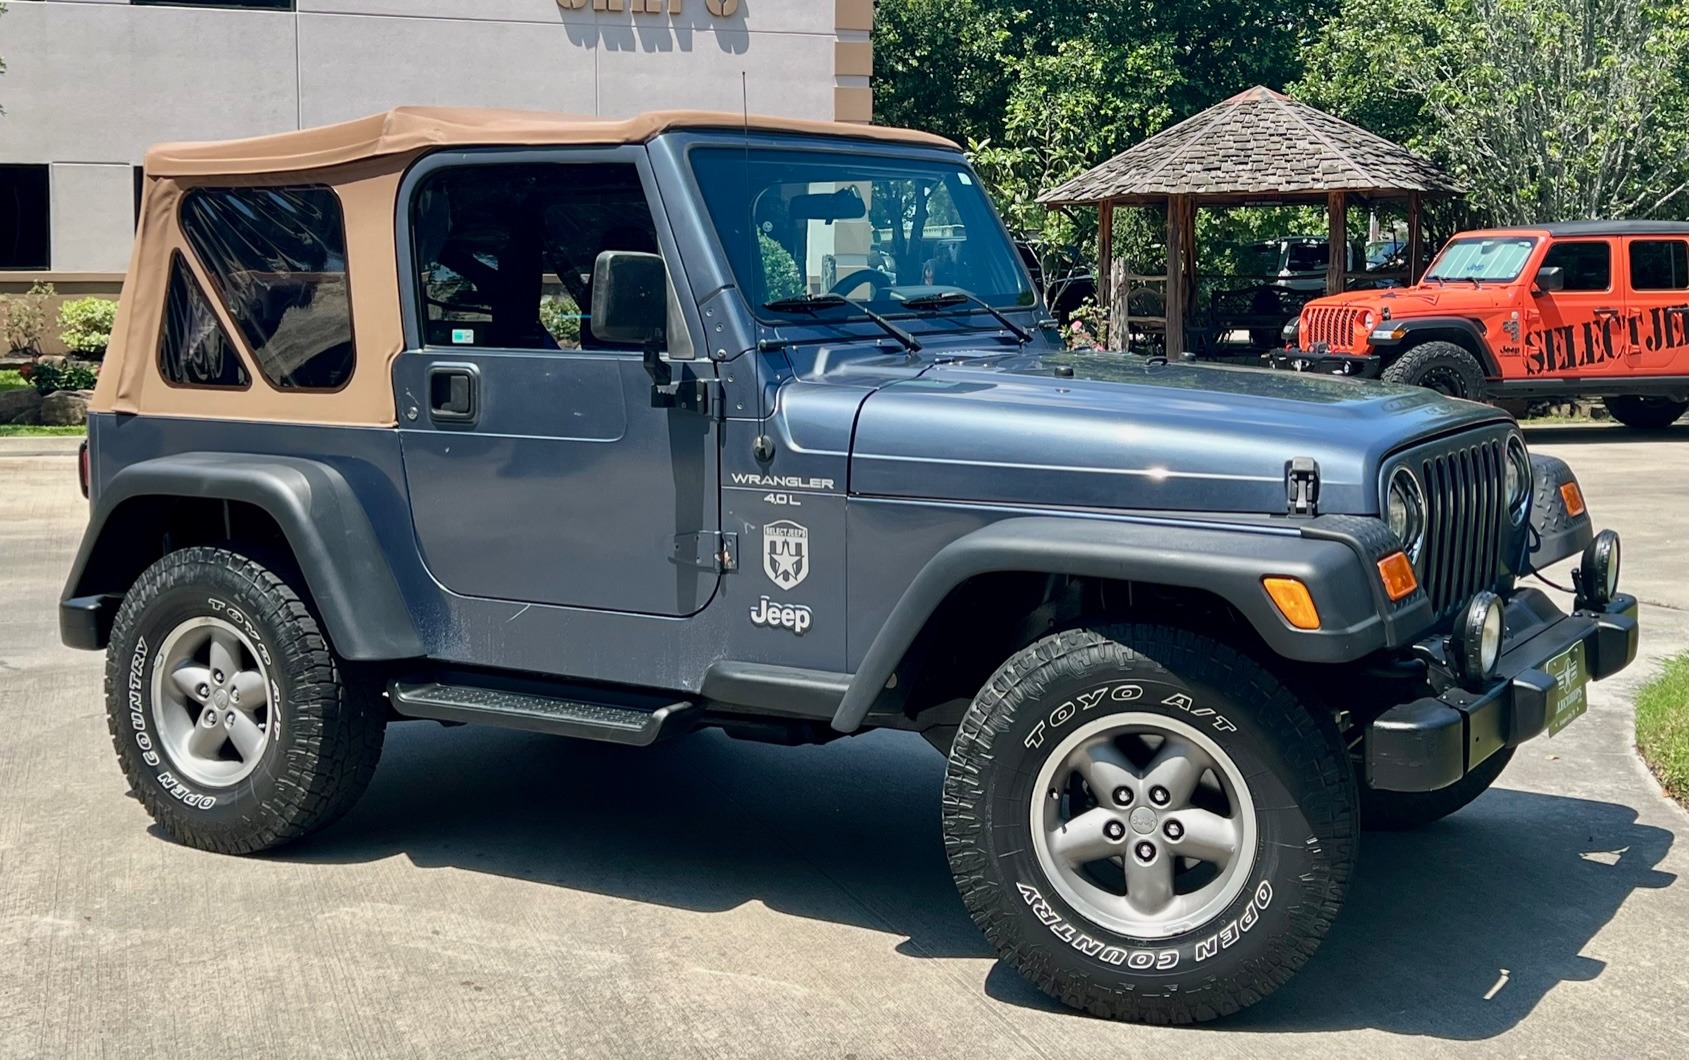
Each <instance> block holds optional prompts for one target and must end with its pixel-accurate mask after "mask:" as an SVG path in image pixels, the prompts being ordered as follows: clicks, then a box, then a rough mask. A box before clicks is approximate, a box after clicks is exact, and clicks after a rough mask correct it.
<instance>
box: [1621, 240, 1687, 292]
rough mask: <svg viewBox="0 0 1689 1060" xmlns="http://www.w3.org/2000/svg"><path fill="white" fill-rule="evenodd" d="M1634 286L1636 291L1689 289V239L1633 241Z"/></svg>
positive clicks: (1631, 257)
mask: <svg viewBox="0 0 1689 1060" xmlns="http://www.w3.org/2000/svg"><path fill="white" fill-rule="evenodd" d="M1630 287H1631V290H1633V291H1683V290H1689V240H1686V239H1638V240H1634V241H1632V243H1631V244H1630Z"/></svg>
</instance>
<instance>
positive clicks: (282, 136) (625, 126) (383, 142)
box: [146, 107, 956, 177]
mask: <svg viewBox="0 0 1689 1060" xmlns="http://www.w3.org/2000/svg"><path fill="white" fill-rule="evenodd" d="M747 124H749V126H750V128H751V129H752V130H753V131H755V132H795V133H811V134H820V135H824V136H855V137H858V138H864V139H870V140H889V141H894V142H897V143H912V144H925V145H928V146H936V147H955V146H956V145H955V144H954V143H952V142H951V141H949V140H946V139H945V138H943V137H942V136H934V135H933V134H931V133H924V132H916V131H915V130H913V129H890V128H886V127H884V126H879V125H859V124H854V123H846V122H833V121H805V120H802V119H798V118H773V117H768V116H766V115H760V114H753V115H751V116H750V117H749V118H748V119H747V118H746V117H745V116H744V115H740V114H728V113H721V112H713V111H702V110H660V111H652V112H650V113H647V114H640V115H637V116H635V117H632V118H597V117H593V116H591V115H583V114H552V113H547V112H545V111H532V110H493V109H487V108H480V107H395V108H394V109H392V110H390V111H387V112H386V113H384V114H372V115H370V116H369V117H367V118H357V119H354V120H352V121H345V122H341V123H340V124H338V125H323V126H319V127H318V128H315V129H300V130H298V131H297V132H284V133H276V134H274V135H271V136H254V137H250V138H248V139H245V140H219V141H214V142H204V143H176V144H159V145H158V146H156V147H154V148H153V149H152V150H150V151H148V152H147V158H146V171H147V173H148V174H149V175H151V176H155V177H213V176H235V175H241V176H245V175H253V174H259V173H292V172H297V171H300V170H312V169H323V168H326V167H329V166H339V165H345V164H347V163H350V162H359V161H363V160H366V159H373V158H382V157H387V156H391V155H404V154H413V153H416V152H419V151H424V150H427V149H429V148H433V147H441V146H478V145H493V144H528V145H539V144H625V143H643V142H645V141H646V140H649V139H651V138H652V137H653V136H656V135H658V134H659V133H663V132H667V131H669V130H671V129H741V128H744V127H745V126H746V125H747Z"/></svg>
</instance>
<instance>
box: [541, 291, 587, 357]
mask: <svg viewBox="0 0 1689 1060" xmlns="http://www.w3.org/2000/svg"><path fill="white" fill-rule="evenodd" d="M540 323H541V324H542V325H544V327H545V330H547V331H549V332H551V337H552V338H554V339H556V340H557V345H559V346H562V347H563V348H564V349H575V348H577V347H579V346H580V344H581V307H580V306H578V305H576V304H575V300H574V299H573V298H570V297H569V296H568V295H566V294H563V295H552V296H551V297H550V298H544V299H541V300H540Z"/></svg>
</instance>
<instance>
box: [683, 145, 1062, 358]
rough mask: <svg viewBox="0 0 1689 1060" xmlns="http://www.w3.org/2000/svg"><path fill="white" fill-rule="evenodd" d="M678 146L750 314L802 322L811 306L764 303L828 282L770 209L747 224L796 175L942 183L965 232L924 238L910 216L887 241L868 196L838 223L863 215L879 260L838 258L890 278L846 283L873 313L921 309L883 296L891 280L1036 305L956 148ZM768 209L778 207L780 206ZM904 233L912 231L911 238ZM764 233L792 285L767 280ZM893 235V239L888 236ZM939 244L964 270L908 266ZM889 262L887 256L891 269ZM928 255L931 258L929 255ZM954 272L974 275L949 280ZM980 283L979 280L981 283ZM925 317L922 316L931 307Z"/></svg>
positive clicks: (845, 313)
mask: <svg viewBox="0 0 1689 1060" xmlns="http://www.w3.org/2000/svg"><path fill="white" fill-rule="evenodd" d="M686 155H687V159H688V168H689V169H690V175H691V177H692V179H693V180H694V181H695V182H696V184H697V187H698V190H699V194H700V197H701V198H702V200H703V203H704V207H705V209H704V214H705V218H706V220H707V221H708V222H709V223H710V226H711V227H712V229H713V230H714V234H715V236H716V239H717V241H718V242H719V244H720V247H721V249H722V252H723V253H724V255H725V257H726V261H727V266H728V269H729V270H730V271H731V273H732V275H733V277H734V280H735V282H736V283H737V284H738V285H739V287H740V288H741V290H743V291H744V294H745V298H746V300H747V302H749V304H750V308H751V311H752V313H753V314H754V315H755V316H756V318H757V319H758V320H759V321H761V322H762V323H764V324H791V323H798V322H805V321H808V320H809V319H810V318H811V316H812V315H813V314H810V313H805V312H795V311H792V312H782V311H778V310H772V309H769V308H767V307H766V306H765V304H764V303H766V302H770V301H774V300H776V299H777V298H780V297H782V296H788V297H789V296H791V295H794V294H799V293H825V292H826V291H827V290H828V289H829V285H827V284H825V283H819V282H817V277H815V276H813V275H810V274H809V273H808V271H807V269H806V268H805V267H804V266H803V265H799V264H798V263H797V260H796V259H797V257H798V255H797V254H793V253H792V252H791V247H790V246H789V245H788V242H787V241H786V240H785V239H783V238H781V237H782V236H785V235H788V234H795V233H792V232H790V230H789V229H788V230H786V231H782V229H780V228H778V227H776V223H777V222H778V220H779V218H778V217H775V218H770V217H767V216H764V217H761V218H760V219H759V220H758V223H757V224H756V226H755V228H754V229H753V226H752V221H753V218H755V217H756V216H757V211H758V210H759V209H760V208H762V204H763V203H766V202H770V201H772V200H771V199H770V198H769V195H770V193H771V192H772V191H773V190H774V189H776V188H792V187H795V186H796V185H799V184H803V185H811V186H813V185H817V184H822V185H834V186H844V185H852V184H864V185H869V186H870V187H873V186H874V182H875V181H887V182H890V181H906V182H913V183H917V184H923V185H926V186H928V187H929V188H930V190H929V191H928V192H927V198H928V200H929V201H931V200H932V199H933V198H935V197H937V196H938V195H939V192H940V189H942V193H943V197H944V204H945V207H946V209H947V210H949V211H952V220H951V223H950V224H949V226H948V227H949V228H950V229H951V230H952V235H953V233H954V230H956V229H960V230H962V231H963V232H964V233H965V234H964V236H963V238H962V239H960V240H957V239H954V238H949V239H941V238H937V237H934V238H926V235H927V233H926V230H925V229H922V228H917V227H916V226H914V225H913V224H911V226H910V227H909V228H906V229H902V230H901V241H900V242H898V243H897V246H896V247H895V248H892V247H891V246H890V245H889V244H886V243H882V242H880V231H881V229H883V230H884V231H885V233H886V234H887V235H888V236H893V231H892V228H891V226H890V225H889V224H883V223H881V221H882V220H889V219H888V218H885V217H884V214H883V212H882V216H881V217H880V218H876V217H875V210H876V207H877V203H875V202H873V201H869V202H865V203H864V209H865V214H864V216H863V217H861V218H850V219H847V220H845V221H841V222H839V223H853V222H854V223H857V224H859V225H860V224H862V223H864V222H865V223H866V224H868V225H871V226H872V231H873V236H872V240H871V242H872V246H871V248H870V252H880V253H879V254H878V262H879V267H878V268H876V267H875V266H874V265H873V264H872V262H874V260H875V259H874V257H871V256H868V255H865V257H866V258H867V262H865V263H864V264H862V265H853V266H846V267H847V268H852V269H854V270H856V271H860V272H863V273H867V272H870V271H874V272H881V273H882V274H883V275H884V276H885V277H886V278H888V279H890V280H892V281H893V283H891V284H887V285H883V286H876V287H872V288H871V287H870V285H868V284H867V283H864V284H863V286H862V287H860V288H857V289H854V290H853V291H851V292H850V293H851V296H852V298H853V299H856V300H858V301H861V302H863V303H864V304H866V305H867V306H869V307H870V308H872V309H873V310H875V311H876V312H879V313H881V314H883V315H885V316H887V317H897V318H904V319H913V318H919V317H921V316H923V314H921V313H917V312H912V311H910V310H908V309H906V308H904V307H903V306H902V305H901V302H900V301H899V300H898V299H896V298H893V297H891V294H890V292H891V291H892V290H893V289H896V290H899V291H901V292H904V293H905V294H907V293H908V292H911V291H915V290H921V289H925V288H928V287H932V286H945V285H948V286H952V287H963V288H966V289H968V290H971V291H973V292H974V293H975V294H977V295H979V296H980V297H981V298H983V299H985V300H986V301H987V302H989V303H990V304H992V305H993V306H995V307H997V308H999V309H1003V310H1009V311H1014V310H1023V309H1031V308H1032V307H1034V306H1035V305H1036V304H1037V293H1036V291H1035V289H1034V288H1033V286H1032V283H1031V279H1030V277H1029V276H1028V275H1027V274H1026V268H1025V265H1024V263H1022V261H1021V260H1020V255H1019V254H1018V253H1017V252H1016V251H1015V248H1014V245H1013V243H1012V242H1011V241H1010V240H1009V237H1008V233H1007V232H1006V231H1005V230H1004V228H1003V225H1002V222H1001V221H1000V220H999V219H998V217H997V214H996V211H995V210H994V209H993V208H992V206H991V202H990V199H989V198H988V197H987V196H986V194H985V189H984V187H983V185H982V184H981V183H980V180H979V178H978V176H977V175H975V174H974V172H973V171H972V170H971V169H970V168H969V167H968V166H967V163H966V162H965V161H964V160H963V159H962V158H961V157H960V156H957V157H955V158H943V157H921V156H909V155H900V154H898V155H894V154H889V153H875V152H873V151H871V150H868V149H864V150H862V151H849V152H846V151H840V150H838V149H837V147H836V145H832V144H828V145H826V146H825V147H821V146H809V147H806V146H805V145H802V144H793V145H790V146H777V147H776V146H767V145H766V144H757V145H754V146H753V145H749V144H746V145H732V144H725V143H720V142H716V143H709V144H696V145H693V146H692V147H691V148H690V149H689V150H688V151H687V152H686ZM874 197H875V193H874V192H873V191H871V192H870V197H869V198H870V200H873V199H874ZM780 201H781V202H782V204H784V205H787V206H789V205H790V203H791V201H792V200H791V199H790V198H783V199H782V200H780ZM765 212H766V211H765ZM774 212H775V213H776V214H778V210H775V211H774ZM802 220H803V219H797V220H795V221H794V220H793V219H792V218H790V217H788V218H785V221H786V223H787V224H795V223H801V222H802ZM815 223H817V222H816V221H815V220H814V219H808V224H810V225H813V224H815ZM823 224H824V222H823ZM911 236H916V237H917V238H914V239H911V238H910V237H911ZM770 238H772V239H773V241H774V242H775V243H776V244H777V245H778V246H779V247H780V248H781V249H782V250H783V251H784V253H785V257H786V258H787V259H789V260H790V263H791V265H793V266H796V269H797V271H796V275H795V277H788V278H786V280H785V283H786V284H787V285H788V286H789V285H790V284H792V283H793V282H794V281H795V282H796V283H797V284H798V285H800V286H799V287H798V288H797V289H796V290H787V289H785V288H784V287H780V288H778V289H776V288H775V287H774V286H773V284H772V282H771V278H770V276H769V271H768V268H767V263H766V261H765V254H767V249H766V248H767V241H768V240H769V239H770ZM893 238H894V239H896V237H895V236H893ZM941 245H942V249H943V251H944V252H945V254H946V255H947V256H948V260H947V261H946V262H945V264H949V265H959V267H960V269H961V271H963V272H964V273H965V275H950V276H945V277H942V278H941V279H938V280H934V279H933V278H932V277H931V269H930V267H928V268H923V269H922V273H923V274H922V275H920V276H911V275H909V274H911V273H913V272H915V271H916V268H917V266H915V265H914V264H913V262H914V261H915V260H916V259H919V258H922V257H924V256H925V255H926V254H927V253H928V252H929V251H930V250H931V248H934V247H940V246H941ZM800 249H802V248H800ZM964 252H965V253H964ZM900 254H901V255H902V256H901V258H900ZM803 256H804V257H805V259H806V260H807V259H808V257H809V255H808V254H807V253H805V254H803ZM887 262H890V263H891V264H890V267H889V268H888V267H887V264H886V263H887ZM926 264H927V265H928V266H930V265H931V263H930V262H928V263H926ZM852 274H853V272H844V273H843V274H842V276H841V279H843V278H848V276H849V275H852ZM957 279H961V280H964V281H966V280H972V281H974V282H973V283H968V282H961V283H957V282H954V281H955V280H957ZM921 281H927V282H926V283H923V282H921ZM980 287H985V288H987V289H985V290H981V289H979V288H980ZM829 316H830V317H831V318H832V319H839V320H845V319H851V318H852V317H860V316H861V314H859V313H854V312H852V311H851V310H849V309H848V308H840V309H838V310H835V311H833V312H832V313H830V314H829ZM926 316H928V317H930V314H926Z"/></svg>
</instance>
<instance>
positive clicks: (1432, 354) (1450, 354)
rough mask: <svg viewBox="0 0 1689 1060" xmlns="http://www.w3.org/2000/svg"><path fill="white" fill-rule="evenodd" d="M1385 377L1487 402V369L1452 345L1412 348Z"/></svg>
mask: <svg viewBox="0 0 1689 1060" xmlns="http://www.w3.org/2000/svg"><path fill="white" fill-rule="evenodd" d="M1383 377H1384V378H1385V379H1386V380H1388V381H1389V382H1392V383H1406V384H1408V385H1409V386H1422V387H1425V388H1427V389H1429V390H1435V391H1436V392H1437V393H1439V394H1447V395H1448V396H1449V397H1457V398H1465V399H1466V400H1468V401H1482V400H1483V399H1484V369H1483V367H1482V366H1481V365H1479V364H1478V358H1476V357H1474V356H1472V354H1471V353H1470V352H1469V351H1468V350H1467V349H1466V348H1465V347H1464V346H1457V345H1455V344H1454V343H1452V342H1426V343H1422V344H1421V345H1418V346H1415V347H1413V348H1412V349H1410V350H1408V351H1406V352H1405V353H1403V354H1402V355H1401V356H1400V357H1397V358H1396V359H1395V360H1394V361H1392V362H1391V363H1390V364H1388V365H1386V366H1385V368H1384V373H1383ZM1615 415H1616V414H1615Z"/></svg>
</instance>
